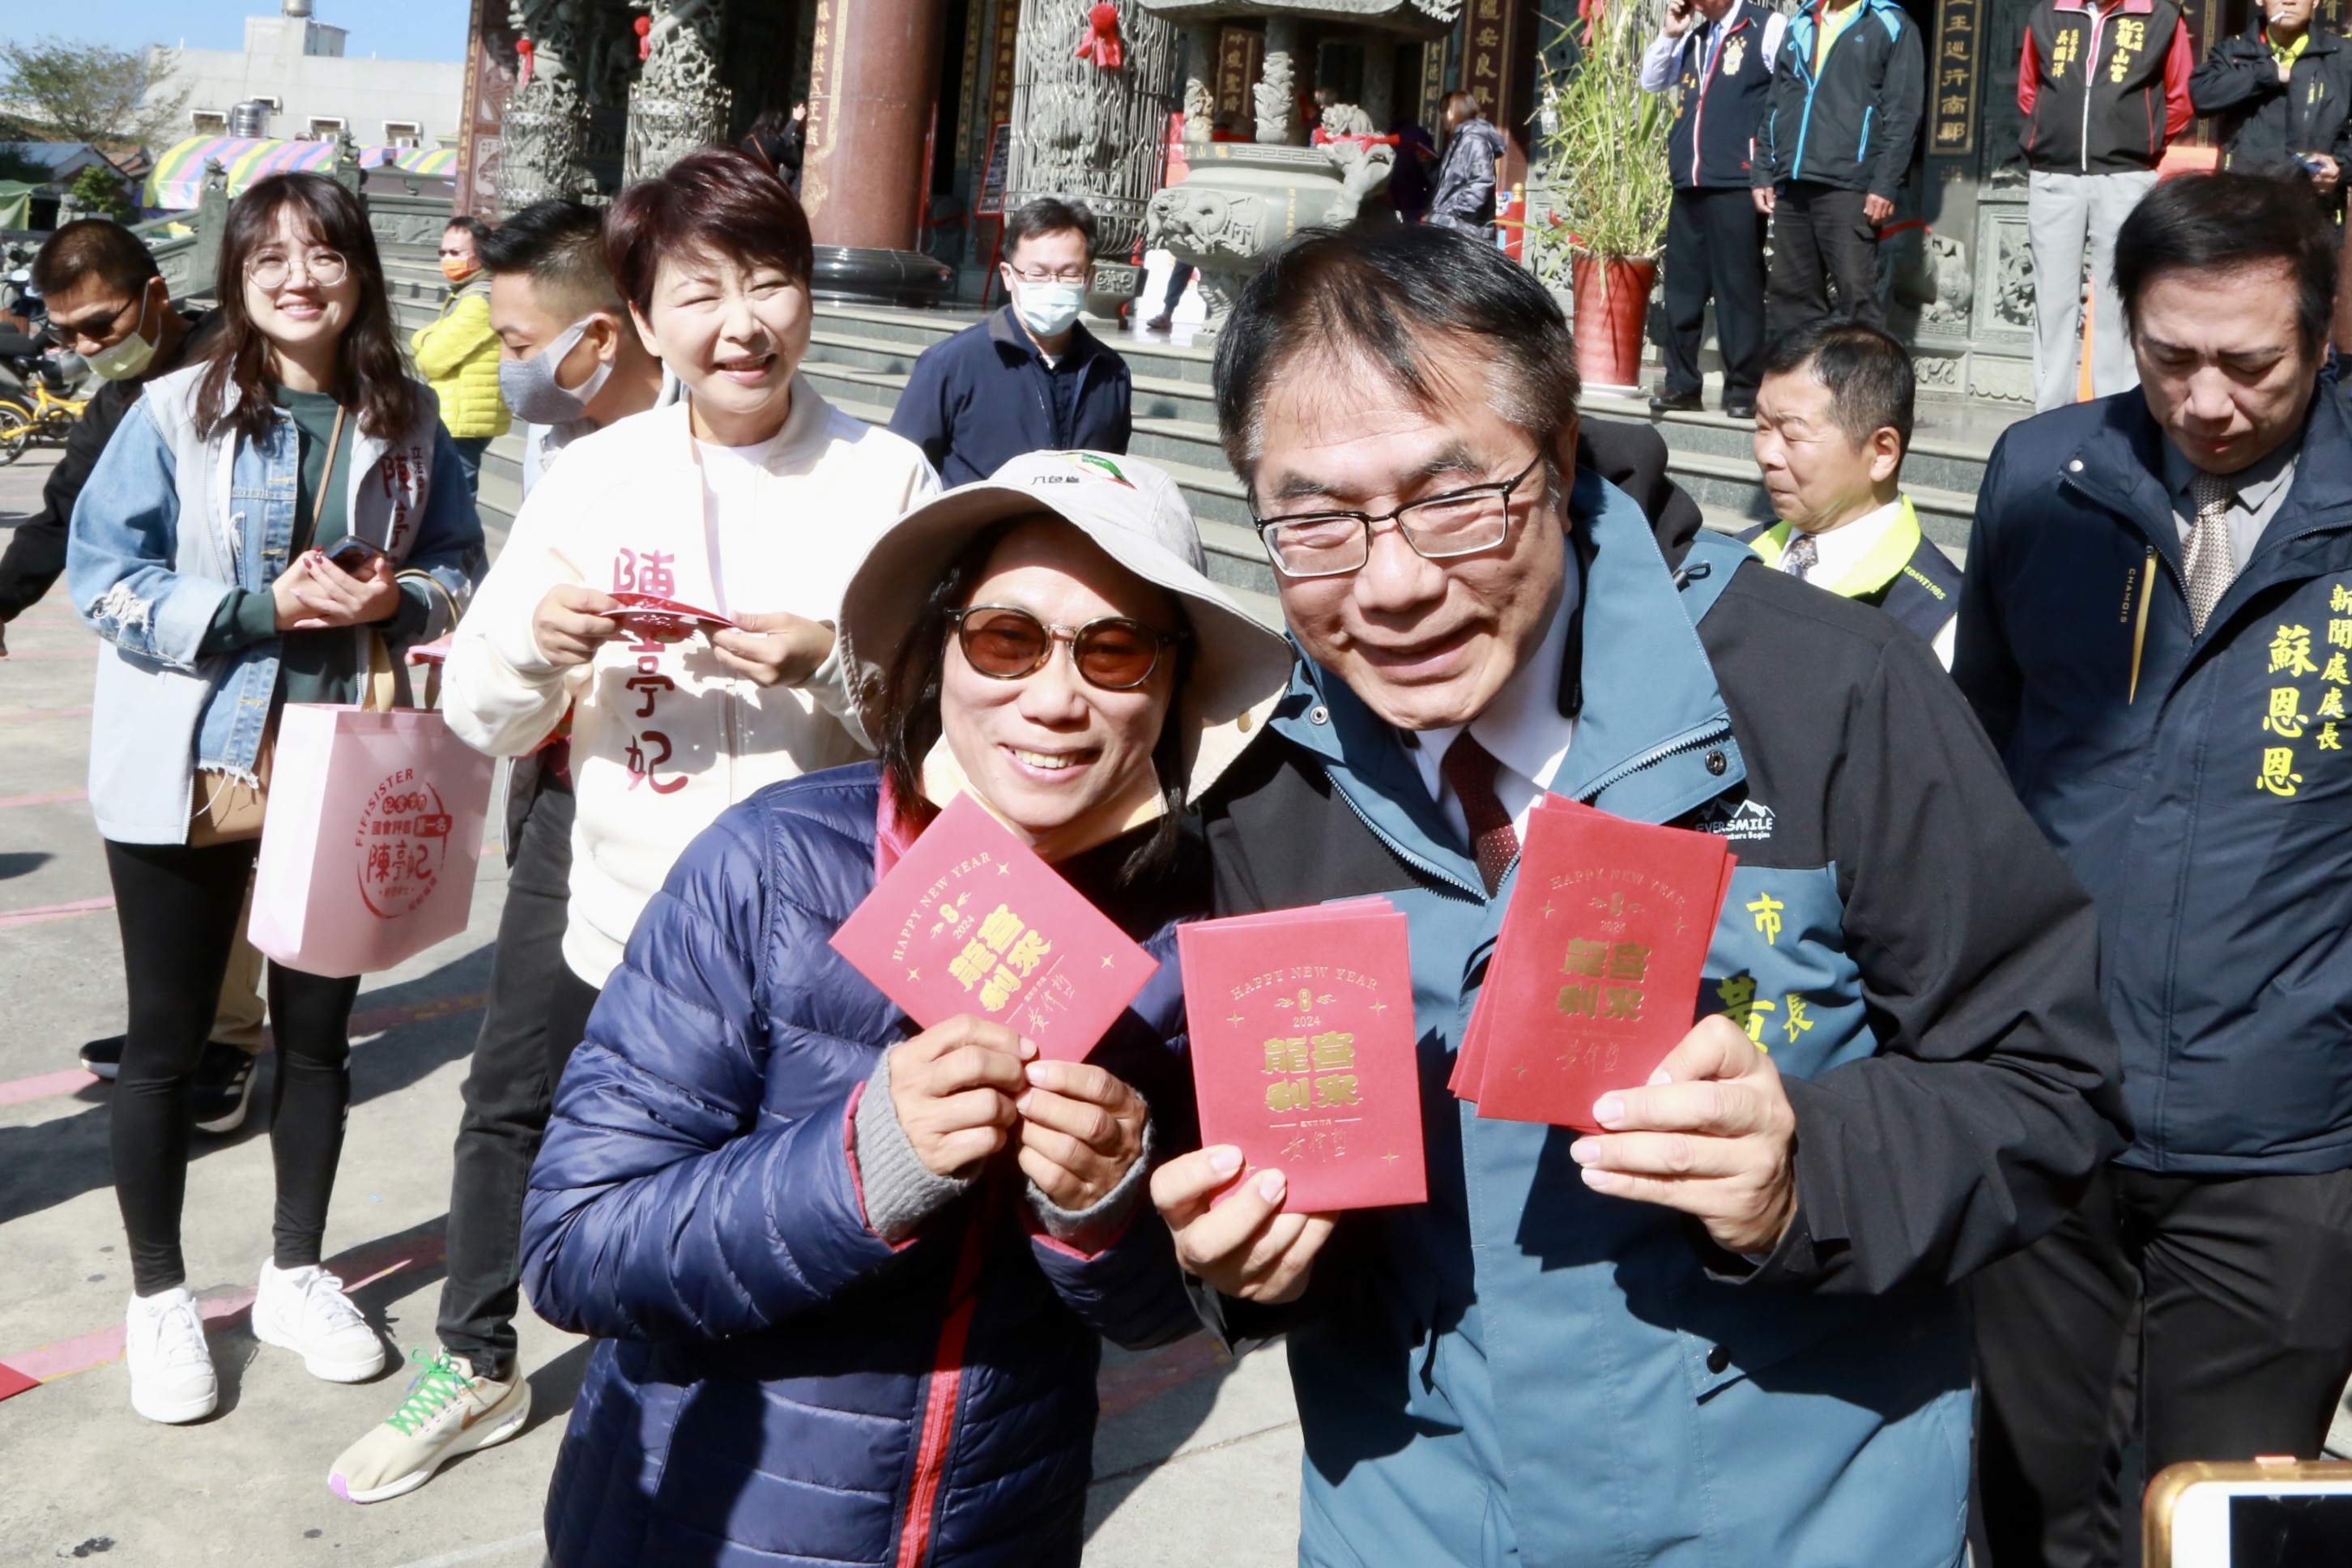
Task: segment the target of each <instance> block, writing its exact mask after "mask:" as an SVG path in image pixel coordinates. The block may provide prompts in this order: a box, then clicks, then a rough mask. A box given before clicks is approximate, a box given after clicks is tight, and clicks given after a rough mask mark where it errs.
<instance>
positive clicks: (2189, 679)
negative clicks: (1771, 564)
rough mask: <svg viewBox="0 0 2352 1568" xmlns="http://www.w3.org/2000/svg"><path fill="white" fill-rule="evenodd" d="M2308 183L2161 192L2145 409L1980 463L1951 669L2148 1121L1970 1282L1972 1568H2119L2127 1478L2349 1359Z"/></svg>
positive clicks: (2300, 1434) (2336, 673)
mask: <svg viewBox="0 0 2352 1568" xmlns="http://www.w3.org/2000/svg"><path fill="white" fill-rule="evenodd" d="M2327 229H2328V225H2327V223H2326V219H2325V217H2324V216H2322V214H2321V213H2320V211H2319V209H2318V207H2317V205H2316V204H2315V203H2314V202H2313V201H2312V199H2311V195H2310V193H2309V192H2308V191H2304V190H2298V189H2296V188H2295V185H2294V184H2291V183H2284V182H2279V181H2275V180H2273V179H2268V178H2263V177H2260V176H2254V175H2246V174H2214V175H2210V176H2208V177H2202V178H2197V179H2181V180H2173V181H2170V182H2168V183H2167V184H2161V185H2158V187H2157V188H2156V189H2155V190H2154V191H2153V192H2151V193H2150V194H2149V195H2147V197H2146V199H2144V200H2143V201H2142V202H2141V203H2140V205H2139V207H2138V208H2137V210H2136V211H2135V212H2134V213H2133V214H2132V216H2130V217H2128V218H2126V219H2125V220H2124V226H2123V228H2122V230H2121V232H2120V233H2119V234H2118V236H2117V240H2116V283H2117V285H2118V287H2119V289H2120V292H2121V295H2122V299H2123V305H2124V312H2125V319H2126V321H2127V322H2128V323H2129V325H2130V328H2131V331H2132V338H2133V342H2134V344H2135V346H2136V348H2137V351H2138V354H2139V368H2140V374H2141V378H2142V381H2141V387H2140V390H2139V392H2137V393H2136V394H2126V395H2123V396H2120V397H2109V398H2103V399H2101V400H2099V401H2097V402H2095V403H2085V404H2080V405H2075V406H2074V407H2071V408H2063V409H2059V410H2057V411H2055V412H2053V413H2050V414H2045V415H2042V416H2040V417H2038V418H2034V419H2029V420H2027V421H2026V422H2024V423H2023V424H2021V425H2014V426H2011V427H2010V429H2009V432H2008V433H2007V434H2006V435H2005V436H2003V437H2001V439H2000V445H1998V446H1997V447H1994V448H1993V454H1992V458H1991V461H1990V463H1989V464H1988V465H1987V466H1986V470H1985V479H1984V487H1983V490H1982V492H1981V497H1980V499H1979V502H1978V506H1977V521H1976V532H1975V535H1974V537H1973V540H1972V542H1971V543H1970V545H1969V574H1968V581H1967V583H1966V584H1965V585H1964V586H1963V587H1962V589H1961V595H1960V635H1959V653H1958V661H1957V663H1956V664H1955V667H1954V670H1953V673H1954V675H1955V677H1956V678H1957V679H1958V681H1959V684H1960V687H1961V689H1962V690H1964V691H1965V692H1967V694H1968V696H1969V700H1970V701H1971V702H1972V703H1973V704H1974V705H1975V707H1976V710H1977V712H1978V715H1979V717H1980V718H1982V719H1983V721H1984V725H1985V730H1986V731H1987V733H1988V734H1990V736H1991V738H1992V742H1993V744H1994V745H1996V746H1997V747H1999V748H2000V752H2001V755H2002V759H2003V761H2004V762H2005V763H2007V764H2008V768H2009V774H2010V777H2011V780H2012V781H2014V783H2015V784H2016V786H2017V792H2018V794H2019V795H2021V797H2022V798H2023V799H2024V801H2025V805H2026V809H2027V810H2028V811H2030V812H2031V813H2032V815H2033V816H2034V818H2035V820H2036V821H2038V822H2039V823H2040V824H2041V826H2042V832H2043V833H2044V834H2046V835H2047V836H2048V837H2049V838H2050V840H2051V842H2053V844H2055V845H2056V846H2057V847H2058V850H2059V853H2060V854H2062V855H2063V856H2064V857H2065V858H2066V861H2067V863H2068V864H2069V865H2070V866H2072V867H2073V868H2074V874H2075V875H2076V876H2078V877H2080V878H2081V879H2083V881H2084V885H2085V886H2086V887H2088V888H2089V889H2090V891H2091V897H2092V899H2093V900H2095V902H2096V903H2097V905H2098V910H2099V926H2100V932H2101V956H2102V963H2101V980H2102V984H2103V988H2104V990H2105V997H2106V1007H2107V1013H2108V1016H2110V1017H2111V1018H2112V1019H2113V1020H2114V1022H2115V1026H2116V1033H2117V1034H2118V1035H2119V1036H2120V1037H2122V1042H2123V1053H2124V1090H2125V1094H2126V1098H2127V1100H2129V1102H2130V1107H2131V1115H2132V1121H2133V1123H2134V1127H2135V1137H2134V1140H2133V1142H2132V1144H2131V1146H2130V1147H2129V1148H2128V1149H2126V1151H2125V1152H2123V1153H2122V1154H2121V1155H2120V1156H2118V1157H2117V1159H2116V1162H2115V1163H2113V1164H2111V1165H2109V1166H2108V1167H2107V1168H2106V1169H2105V1171H2104V1172H2102V1173H2100V1174H2099V1176H2098V1178H2097V1179H2096V1180H2095V1182H2094V1183H2093V1184H2092V1185H2091V1189H2090V1192H2089V1194H2088V1196H2087V1197H2086V1198H2085V1200H2084V1203H2083V1204H2082V1205H2081V1206H2080V1208H2079V1209H2078V1210H2077V1211H2076V1212H2075V1213H2074V1214H2073V1215H2069V1216H2067V1218H2066V1220H2065V1222H2064V1223H2063V1224H2062V1225H2061V1226H2059V1228H2058V1229H2057V1230H2056V1231H2054V1232H2053V1233H2052V1234H2051V1235H2050V1236H2049V1237H2046V1238H2045V1239H2044V1240H2042V1242H2041V1243H2039V1244H2038V1245H2036V1246H2035V1247H2032V1248H2031V1249H2029V1250H2027V1251H2025V1252H2023V1253H2021V1254H2019V1255H2018V1256H2016V1257H2014V1258H2009V1259H2008V1260H2006V1261H2004V1262H2001V1263H1997V1264H1995V1265H1994V1266H1993V1267H1992V1268H1990V1269H1989V1270H1987V1271H1986V1272H1985V1273H1984V1274H1983V1275H1982V1276H1980V1277H1979V1279H1978V1280H1977V1282H1976V1287H1975V1305H1976V1321H1977V1338H1978V1350H1979V1358H1980V1362H1981V1387H1982V1390H1983V1397H1984V1423H1983V1426H1982V1441H1981V1448H1980V1455H1981V1466H1982V1484H1983V1496H1984V1504H1985V1521H1986V1524H1987V1533H1988V1535H1989V1537H1990V1545H1991V1549H1992V1551H1991V1568H2010V1565H2011V1564H2031V1565H2032V1568H2044V1565H2047V1568H2094V1565H2100V1568H2103V1565H2105V1564H2110V1563H2114V1562H2116V1548H2117V1544H2118V1541H2119V1538H2120V1536H2121V1534H2122V1532H2124V1531H2130V1530H2131V1529H2132V1528H2133V1527H2132V1525H2131V1523H2130V1521H2129V1516H2128V1515H2126V1516H2125V1518H2123V1519H2121V1520H2118V1518H2117V1517H2116V1507H2115V1497H2116V1458H2115V1452H2114V1447H2113V1443H2112V1438H2111V1419H2112V1413H2113V1412H2114V1410H2115V1408H2116V1391H2117V1387H2118V1384H2126V1385H2129V1384H2136V1385H2137V1387H2136V1394H2137V1409H2138V1421H2137V1429H2138V1435H2139V1436H2141V1438H2142V1440H2143V1441H2144V1443H2145V1445H2146V1465H2145V1469H2146V1473H2147V1475H2149V1476H2154V1475H2156V1474H2157V1473H2158V1471H2159V1470H2161V1469H2162V1468H2164V1467H2166V1466H2168V1465H2170V1464H2173V1463H2175V1462H2177V1461H2179V1460H2184V1459H2212V1460H2246V1459H2251V1458H2254V1457H2255V1456H2256V1455H2258V1454H2292V1455H2298V1456H2301V1457H2303V1458H2316V1457H2317V1456H2318V1453H2319V1447H2320V1444H2321V1443H2322V1442H2323V1441H2324V1440H2325V1438H2326V1434H2327V1429H2328V1423H2329V1420H2330V1418H2331V1416H2333V1415H2334V1414H2335V1409H2336V1395H2337V1394H2338V1393H2339V1392H2340V1391H2341V1390H2342V1389H2343V1387H2344V1383H2345V1378H2346V1376H2347V1373H2352V1311H2347V1310H2346V1301H2347V1299H2352V745H2347V737H2352V716H2347V708H2352V668H2347V660H2352V409H2347V405H2346V402H2345V396H2344V389H2343V385H2342V383H2341V381H2340V379H2339V377H2338V374H2337V372H2336V369H2335V368H2334V367H2332V366H2330V367H2326V368H2323V365H2324V364H2325V362H2326V359H2327V327H2328V317H2329V310H2330V306H2331V302H2332V299H2333V295H2334V290H2335V277H2336V257H2335V251H2334V247H2333V245H2332V242H2331V240H2330V238H2329V236H2328V233H2327Z"/></svg>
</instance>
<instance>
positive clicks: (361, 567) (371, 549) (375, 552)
mask: <svg viewBox="0 0 2352 1568" xmlns="http://www.w3.org/2000/svg"><path fill="white" fill-rule="evenodd" d="M326 555H327V559H328V560H330V561H331V562H333V563H335V564H336V565H337V566H340V567H341V568H342V569H343V570H344V571H346V572H348V573H350V574H352V576H354V577H357V576H359V575H360V574H362V573H364V572H365V571H367V570H368V568H369V567H371V566H372V565H373V564H374V563H376V562H378V561H389V560H391V559H392V557H391V556H390V555H388V554H386V553H385V552H383V551H381V550H379V549H377V548H376V547H375V546H374V545H373V544H370V543H369V542H367V541H366V540H364V539H360V538H356V537H353V538H348V539H345V540H343V541H342V542H341V543H339V544H337V545H336V546H335V547H334V548H333V549H332V550H330V551H328V552H326Z"/></svg>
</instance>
